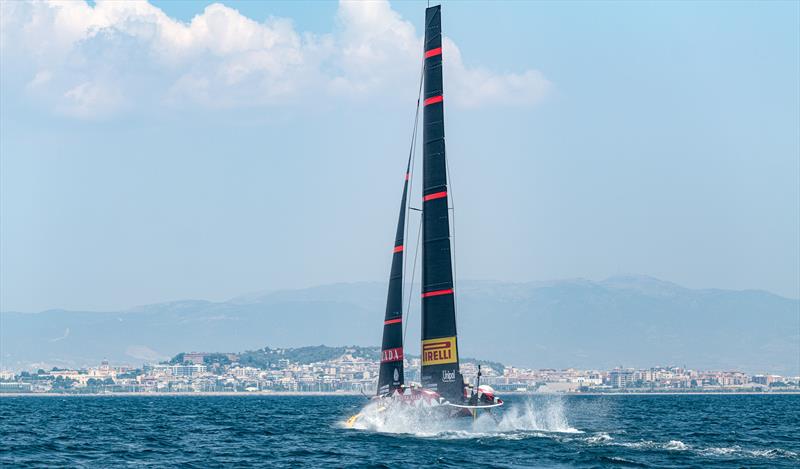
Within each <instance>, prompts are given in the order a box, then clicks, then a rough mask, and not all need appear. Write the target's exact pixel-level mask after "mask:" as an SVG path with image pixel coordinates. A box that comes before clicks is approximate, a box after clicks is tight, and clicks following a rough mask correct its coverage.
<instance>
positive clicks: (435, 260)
mask: <svg viewBox="0 0 800 469" xmlns="http://www.w3.org/2000/svg"><path fill="white" fill-rule="evenodd" d="M424 60H425V69H424V81H425V88H424V94H423V98H424V101H423V105H424V107H423V118H422V122H423V133H422V135H423V147H422V148H423V150H422V163H423V166H422V172H423V178H422V179H423V182H422V233H423V235H422V236H423V237H422V385H423V387H425V388H427V389H431V390H435V391H437V392H438V393H439V394H440V395H441V396H442V397H444V398H445V399H447V400H449V401H451V402H457V401H459V400H461V399H463V396H464V378H463V377H462V376H461V373H460V371H459V366H458V343H457V340H456V335H457V334H456V314H455V292H454V290H453V286H454V285H453V266H452V259H451V249H450V217H449V213H448V197H447V163H446V161H445V143H444V96H443V89H442V18H441V6H434V7H430V8H428V9H426V10H425V59H424Z"/></svg>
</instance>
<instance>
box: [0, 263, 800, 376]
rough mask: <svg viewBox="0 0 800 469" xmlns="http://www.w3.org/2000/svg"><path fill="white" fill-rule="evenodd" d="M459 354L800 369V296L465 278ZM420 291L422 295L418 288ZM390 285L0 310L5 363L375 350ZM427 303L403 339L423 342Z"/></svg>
mask: <svg viewBox="0 0 800 469" xmlns="http://www.w3.org/2000/svg"><path fill="white" fill-rule="evenodd" d="M456 288H457V295H458V296H457V298H458V312H457V320H458V328H459V348H460V350H459V352H460V354H462V355H463V356H472V357H477V358H480V359H484V360H495V361H499V362H503V363H505V364H507V365H515V366H523V367H536V368H567V367H575V368H584V369H591V368H598V369H608V368H612V367H615V366H623V367H650V366H654V365H686V366H688V367H690V368H695V369H725V370H728V369H730V370H734V369H735V370H741V371H746V372H768V373H777V374H783V375H797V374H798V373H800V300H797V299H789V298H783V297H780V296H777V295H774V294H771V293H768V292H765V291H759V290H743V291H731V290H719V289H702V290H699V289H690V288H685V287H682V286H680V285H676V284H674V283H670V282H666V281H663V280H658V279H655V278H652V277H644V276H617V277H611V278H608V279H606V280H602V281H590V280H585V279H568V280H557V281H550V282H529V283H507V282H494V281H464V282H460V283H459V284H458V285H457V286H456ZM415 292H416V293H415V294H414V295H413V296H412V298H419V293H418V288H417V289H416V290H415ZM385 297H386V285H385V284H382V283H379V282H374V283H371V282H359V283H341V284H332V285H324V286H318V287H312V288H306V289H298V290H281V291H271V292H265V293H253V294H248V295H243V296H240V297H237V298H233V299H230V300H228V301H223V302H210V301H202V300H187V301H175V302H169V303H158V304H152V305H147V306H142V307H137V308H133V309H130V310H126V311H113V312H85V311H65V310H49V311H43V312H40V313H18V312H3V313H0V358H2V367H3V368H7V369H21V368H31V367H50V366H59V367H65V366H68V367H78V366H88V365H95V364H97V363H98V362H99V361H100V360H102V359H104V358H106V359H108V360H110V361H111V362H112V363H119V364H131V365H137V366H138V365H141V363H142V362H146V361H159V360H166V359H168V358H169V357H171V356H173V355H175V354H176V353H179V352H187V351H208V352H239V351H244V350H255V349H259V348H263V347H265V346H269V347H297V346H303V345H316V344H326V345H364V346H368V345H377V344H378V343H379V341H380V336H381V327H382V322H383V312H384V302H385ZM418 303H419V300H418V299H415V300H414V301H412V302H411V305H412V307H411V309H410V312H409V315H408V321H407V322H408V325H407V327H408V333H407V334H408V335H407V341H406V343H407V347H408V349H409V353H416V352H417V351H418V347H419V342H418V341H419V304H418Z"/></svg>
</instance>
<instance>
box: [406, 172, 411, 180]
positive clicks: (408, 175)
mask: <svg viewBox="0 0 800 469" xmlns="http://www.w3.org/2000/svg"><path fill="white" fill-rule="evenodd" d="M409 177H411V175H410V174H408V173H406V181H408V178H409Z"/></svg>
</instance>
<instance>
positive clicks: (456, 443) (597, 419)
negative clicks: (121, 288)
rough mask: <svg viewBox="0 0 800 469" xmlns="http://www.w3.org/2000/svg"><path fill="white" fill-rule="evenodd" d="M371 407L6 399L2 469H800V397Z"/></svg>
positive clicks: (249, 399)
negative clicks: (498, 408) (423, 410)
mask: <svg viewBox="0 0 800 469" xmlns="http://www.w3.org/2000/svg"><path fill="white" fill-rule="evenodd" d="M366 403H367V399H366V398H364V397H362V396H269V395H250V396H204V395H198V396H64V397H59V396H49V397H23V396H19V397H3V398H0V467H3V468H6V467H9V468H12V467H13V468H16V467H20V468H25V467H93V468H94V467H98V468H109V467H146V466H149V467H158V468H162V467H181V468H183V467H186V468H210V467H269V468H281V467H353V468H361V467H375V468H395V467H459V468H462V467H495V468H527V467H557V468H562V467H702V468H706V467H768V468H781V467H787V468H797V467H800V395H599V396H588V395H587V396H581V395H577V396H574V395H569V396H545V395H533V396H521V395H516V396H507V399H506V405H505V406H504V408H503V409H502V412H497V413H495V414H492V415H488V414H487V415H483V416H481V417H479V418H477V419H475V420H473V419H471V418H461V419H455V420H448V421H442V420H441V419H433V420H426V419H425V418H417V416H416V414H414V415H392V416H378V417H376V416H374V415H373V416H372V417H369V418H367V417H364V418H361V419H359V420H358V422H357V425H356V427H357V428H347V427H346V425H345V422H346V420H347V419H348V417H350V416H351V415H353V414H356V413H358V412H359V411H361V409H362V408H363V407H364V406H365V404H366Z"/></svg>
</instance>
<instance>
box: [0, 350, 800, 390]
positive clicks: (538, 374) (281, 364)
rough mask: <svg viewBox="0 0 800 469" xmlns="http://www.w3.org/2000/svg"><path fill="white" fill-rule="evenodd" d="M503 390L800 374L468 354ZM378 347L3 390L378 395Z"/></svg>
mask: <svg viewBox="0 0 800 469" xmlns="http://www.w3.org/2000/svg"><path fill="white" fill-rule="evenodd" d="M478 363H480V364H481V365H482V366H481V371H482V377H481V383H483V384H489V385H491V386H493V387H494V388H495V389H496V390H497V391H498V392H502V393H526V394H527V393H535V394H754V393H755V394H765V393H766V394H777V393H798V392H800V377H798V376H789V377H787V376H779V375H774V374H766V373H759V374H748V373H744V372H741V371H703V370H694V369H688V368H686V367H679V366H656V367H651V368H647V369H635V368H614V369H611V370H579V369H574V368H568V369H531V368H519V367H512V366H504V365H502V364H500V363H495V362H483V361H476V360H472V359H464V360H463V361H462V364H461V370H462V373H463V374H464V377H465V380H468V381H469V382H472V381H474V379H475V375H476V373H477V365H478ZM379 365H380V361H379V359H378V354H377V349H376V348H375V347H325V346H317V347H302V348H299V349H269V348H265V349H263V350H258V351H255V352H245V353H242V354H234V353H205V352H190V353H180V354H178V355H176V356H175V357H173V358H172V359H171V360H169V361H164V362H161V363H145V364H143V365H142V366H141V367H140V368H134V367H130V366H112V365H111V364H109V362H108V361H106V360H104V361H102V362H101V363H100V364H99V365H98V366H94V367H86V368H80V369H65V368H57V367H53V368H51V369H50V370H45V369H38V370H36V371H21V372H18V373H15V372H12V371H5V370H4V371H0V395H4V396H8V395H110V394H113V395H151V396H156V395H187V394H189V395H267V394H268V395H331V394H332V395H348V394H361V393H364V394H368V395H369V394H373V393H374V390H375V385H376V380H377V371H378V367H379ZM405 367H406V370H407V371H406V382H408V383H410V382H418V381H419V376H418V375H419V371H418V370H419V358H418V357H412V356H409V357H406V359H405Z"/></svg>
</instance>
